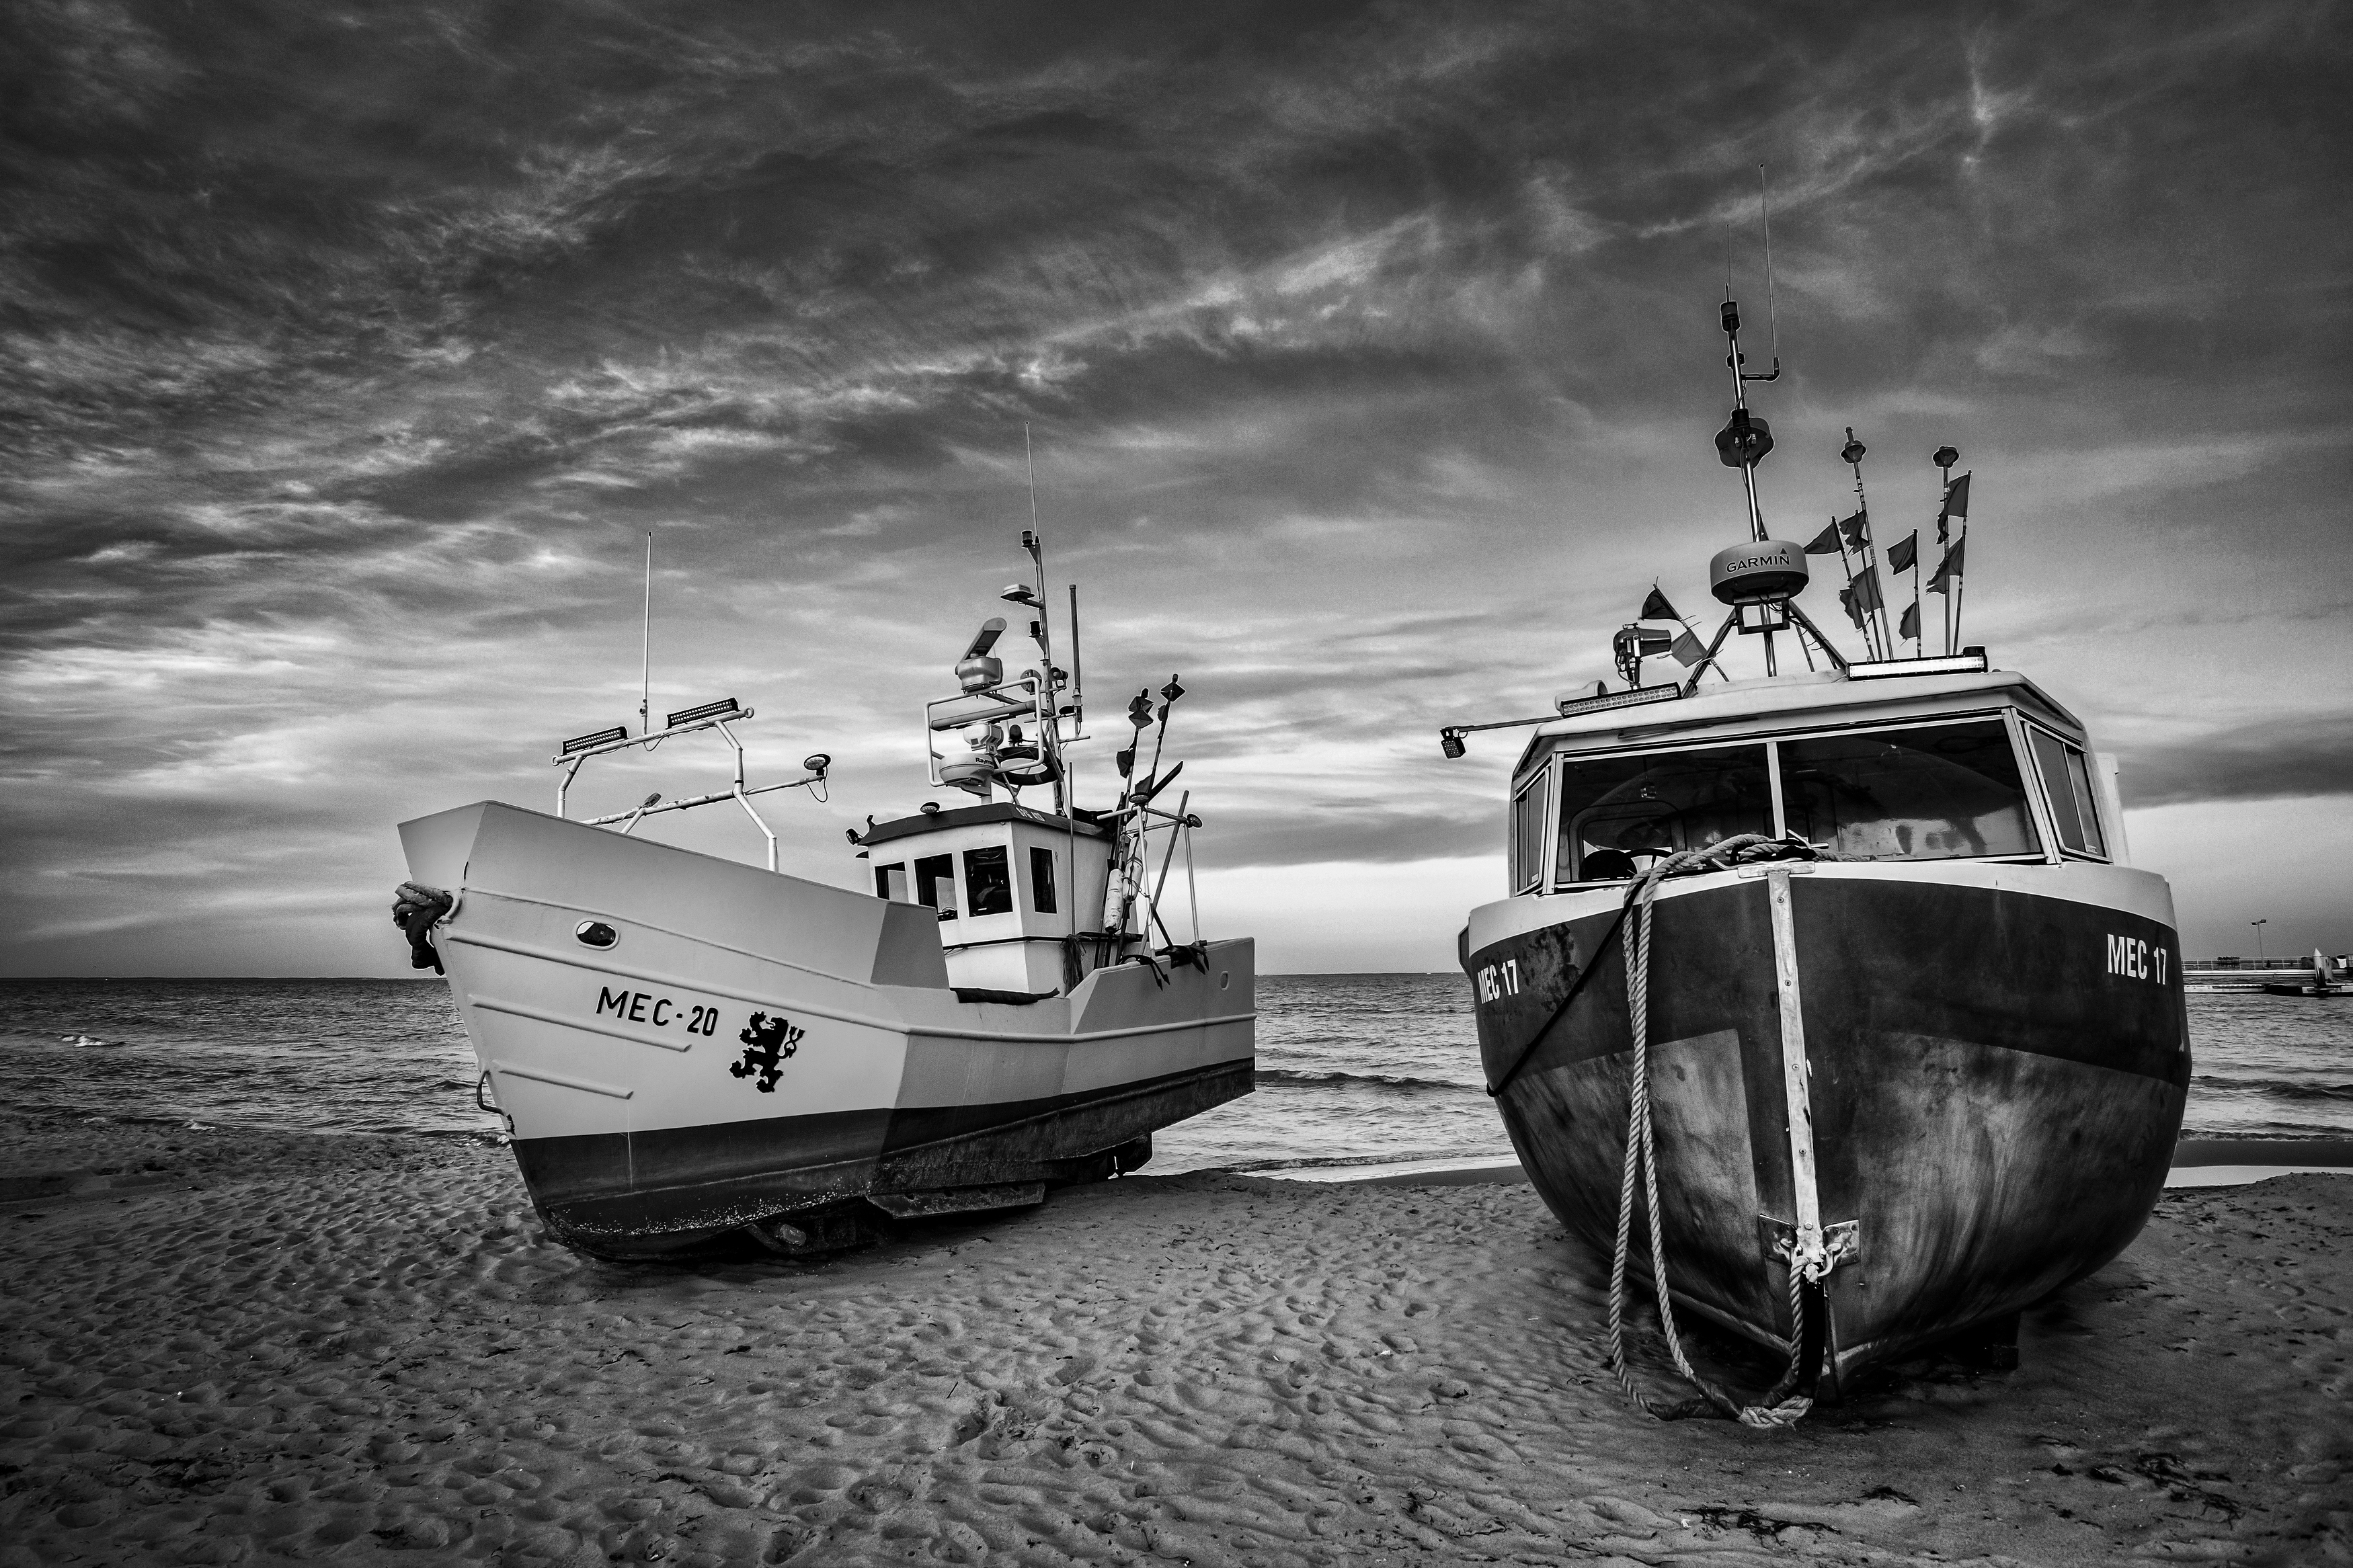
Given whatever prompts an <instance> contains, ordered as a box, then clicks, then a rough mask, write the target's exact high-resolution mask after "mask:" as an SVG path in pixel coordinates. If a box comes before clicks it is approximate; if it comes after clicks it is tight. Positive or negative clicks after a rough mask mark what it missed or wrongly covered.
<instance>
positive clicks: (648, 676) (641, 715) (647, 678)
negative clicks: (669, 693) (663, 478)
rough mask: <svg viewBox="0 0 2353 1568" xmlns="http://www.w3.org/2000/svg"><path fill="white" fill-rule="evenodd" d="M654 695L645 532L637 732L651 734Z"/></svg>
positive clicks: (649, 553)
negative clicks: (643, 609) (644, 607)
mask: <svg viewBox="0 0 2353 1568" xmlns="http://www.w3.org/2000/svg"><path fill="white" fill-rule="evenodd" d="M653 693H654V531H653V530H652V529H650V528H649V529H648V530H646V615H645V624H644V626H643V628H642V636H641V638H640V641H639V644H638V732H639V733H640V734H651V733H652V732H653V726H652V723H651V722H650V718H651V711H650V710H651V708H652V704H653Z"/></svg>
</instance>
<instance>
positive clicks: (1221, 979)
mask: <svg viewBox="0 0 2353 1568" xmlns="http://www.w3.org/2000/svg"><path fill="white" fill-rule="evenodd" d="M1233 983H1234V972H1233V971H1232V970H1230V969H1220V970H1219V971H1218V989H1219V990H1220V991H1223V990H1225V989H1226V988H1227V987H1229V986H1230V985H1231V984H1233Z"/></svg>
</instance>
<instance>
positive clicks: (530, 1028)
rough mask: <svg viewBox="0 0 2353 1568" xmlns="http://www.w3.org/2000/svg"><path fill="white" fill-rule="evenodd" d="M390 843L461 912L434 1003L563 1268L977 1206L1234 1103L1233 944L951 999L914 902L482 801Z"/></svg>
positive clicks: (1241, 1013)
mask: <svg viewBox="0 0 2353 1568" xmlns="http://www.w3.org/2000/svg"><path fill="white" fill-rule="evenodd" d="M402 837H403V842H404V845H405V847H406V850H407V853H408V859H409V868H410V873H411V875H412V876H413V877H414V878H415V879H417V880H418V881H422V882H426V883H427V884H428V885H431V886H437V887H442V888H448V889H451V890H453V891H456V892H458V893H459V901H458V904H457V907H456V908H455V910H453V911H452V913H451V914H450V915H449V917H448V919H447V920H446V921H444V922H443V924H442V925H441V926H440V928H439V929H438V931H437V932H436V940H437V943H438V950H439V952H440V953H441V955H442V959H443V963H444V964H445V966H446V968H447V969H448V975H449V983H450V988H451V992H452V994H453V995H454V996H455V997H456V999H457V1002H458V1005H459V1012H460V1014H461V1016H463V1018H464V1020H465V1024H466V1028H467V1032H468V1034H469V1036H470V1038H471V1040H472V1043H473V1046H474V1049H475V1052H476V1055H477V1057H478V1058H479V1059H480V1065H481V1068H482V1071H483V1073H484V1075H485V1079H486V1082H487V1084H488V1085H489V1086H490V1087H491V1089H493V1090H494V1092H495V1095H496V1100H497V1104H498V1107H499V1109H500V1110H501V1112H502V1113H503V1114H504V1115H505V1116H506V1118H507V1120H508V1121H509V1123H510V1126H511V1131H512V1143H513V1148H514V1153H515V1160H516V1163H517V1165H518V1167H519V1168H520V1169H521V1171H522V1177H523V1180H524V1183H525V1185H526V1186H527V1187H528V1188H529V1190H530V1192H531V1195H532V1198H533V1203H534V1205H536V1206H537V1207H538V1210H539V1212H540V1214H541V1215H542V1216H543V1218H544V1219H545V1220H546V1222H547V1224H548V1225H549V1226H550V1228H551V1229H552V1230H553V1231H554V1233H555V1234H556V1235H558V1236H559V1237H562V1238H563V1239H565V1241H567V1242H568V1243H570V1244H572V1245H574V1246H575V1247H580V1248H582V1249H583V1250H586V1251H591V1252H596V1253H598V1254H601V1255H605V1256H613V1257H644V1256H656V1255H660V1254H665V1253H670V1252H675V1251H678V1250H681V1249H682V1248H688V1247H695V1246H699V1245H702V1244H704V1243H707V1242H709V1241H710V1240H712V1239H713V1238H714V1237H718V1236H721V1235H723V1234H725V1233H728V1232H731V1231H736V1230H741V1229H744V1228H746V1227H757V1226H763V1225H764V1224H769V1225H773V1223H774V1222H776V1221H779V1220H788V1219H789V1218H790V1216H793V1215H803V1214H807V1213H809V1212H813V1211H818V1210H822V1209H825V1208H827V1207H828V1206H838V1205H842V1204H844V1203H849V1202H855V1201H857V1200H861V1199H876V1198H901V1197H905V1196H908V1195H910V1194H925V1195H927V1196H926V1202H925V1204H924V1205H923V1206H924V1207H925V1208H927V1209H937V1208H940V1207H943V1206H945V1207H954V1206H955V1204H954V1203H953V1202H945V1203H943V1202H941V1201H938V1200H937V1197H936V1195H937V1194H942V1193H944V1192H949V1191H953V1190H957V1189H979V1190H982V1194H983V1198H984V1199H986V1201H987V1206H995V1205H996V1204H997V1203H999V1202H1001V1201H1003V1200H1002V1194H1003V1192H1004V1191H1006V1190H1008V1189H1010V1188H1015V1187H1018V1186H1021V1185H1023V1184H1039V1183H1047V1182H1053V1181H1058V1180H1067V1179H1072V1178H1075V1177H1079V1176H1082V1175H1094V1174H1103V1173H1109V1171H1110V1170H1111V1169H1112V1168H1113V1161H1114V1157H1115V1155H1116V1154H1117V1153H1118V1152H1121V1151H1125V1152H1126V1154H1125V1161H1124V1163H1131V1164H1132V1163H1137V1162H1138V1160H1139V1157H1140V1151H1141V1149H1142V1148H1143V1147H1147V1146H1148V1145H1145V1144H1144V1143H1143V1142H1141V1141H1144V1140H1147V1139H1148V1137H1149V1135H1150V1133H1151V1132H1152V1131H1155V1129H1157V1128H1160V1127H1165V1126H1166V1125H1168V1124H1169V1123H1171V1122H1173V1121H1179V1120H1181V1119H1183V1118H1184V1117H1187V1116H1190V1115H1193V1114H1196V1113H1198V1111H1201V1110H1207V1109H1208V1108H1209V1107H1210V1106H1213V1105H1216V1104H1218V1103H1219V1102H1221V1101H1223V1100H1229V1099H1232V1098H1234V1097H1236V1096H1238V1095H1241V1094H1246V1093H1248V1092H1250V1089H1251V1087H1252V1082H1253V1077H1254V1061H1255V1058H1254V1053H1253V1047H1252V1028H1253V1017H1252V1016H1253V1014H1254V1011H1255V1006H1254V1002H1253V989H1254V984H1255V975H1254V970H1253V958H1252V949H1251V944H1250V942H1248V941H1236V942H1211V943H1209V944H1208V950H1207V964H1208V967H1207V968H1206V969H1202V968H1192V967H1187V968H1180V969H1176V970H1174V971H1173V972H1170V973H1166V975H1155V973H1153V972H1152V971H1151V970H1150V969H1148V968H1147V967H1145V966H1144V965H1141V964H1127V965H1123V966H1120V967H1116V968H1112V969H1104V970H1098V971H1096V972H1095V973H1092V974H1089V975H1087V976H1086V977H1085V978H1084V979H1083V980H1082V981H1081V982H1080V984H1078V985H1077V986H1076V987H1074V988H1073V989H1072V991H1071V994H1068V995H1066V996H1055V997H1050V998H1046V999H1044V1000H1041V1001H1036V1002H1031V1003H1029V1004H1027V1005H1018V1004H1016V1003H1013V1002H1009V1001H1004V1000H995V999H992V1000H986V1001H973V1002H966V1001H963V1000H960V999H959V998H958V996H957V994H956V993H955V991H954V990H952V989H950V988H949V986H948V984H947V972H946V969H945V965H944V959H943V956H942V952H941V948H940V942H939V935H938V930H937V923H936V919H935V917H934V913H933V911H932V910H928V909H925V908H923V907H922V906H920V905H911V904H901V903H891V902H887V901H885V900H881V899H875V898H870V897H867V896H865V895H863V894H860V893H854V892H849V891H846V890H844V889H839V888H832V887H828V886H825V885H823V884H820V883H815V882H809V881H806V880H803V879H798V878H793V877H786V876H779V875H777V874H776V873H772V872H768V871H764V870H759V869H757V868H752V867H747V866H742V865H738V864H736V863H734V862H732V861H726V860H721V859H717V858H712V857H709V856H704V855H698V854H694V853H692V852H691V851H687V850H681V849H677V848H673V847H669V846H665V845H660V844H655V843H650V842H647V841H643V840H638V839H635V838H630V837H624V836H622V835H619V834H616V833H612V832H608V831H604V830H600V829H596V828H592V827H588V826H585V825H582V824H578V823H573V822H565V821H563V820H561V819H558V818H554V817H550V816H543V815H541V814H539V813H535V812H528V811H523V810H520V809H518V808H516V807H512V806H507V805H497V804H492V803H485V804H482V805H472V806H466V807H462V808H459V810H457V811H452V812H444V813H441V814H439V815H438V816H432V817H426V818H420V819H419V820H417V821H416V822H412V823H407V824H404V825H403V826H402ZM598 928H601V929H598ZM592 941H593V942H597V943H600V944H601V945H594V946H592V945H589V943H590V942H592ZM976 1201H980V1200H976ZM906 1206H907V1205H905V1204H903V1203H902V1204H899V1205H895V1207H894V1209H893V1212H896V1208H904V1207H906Z"/></svg>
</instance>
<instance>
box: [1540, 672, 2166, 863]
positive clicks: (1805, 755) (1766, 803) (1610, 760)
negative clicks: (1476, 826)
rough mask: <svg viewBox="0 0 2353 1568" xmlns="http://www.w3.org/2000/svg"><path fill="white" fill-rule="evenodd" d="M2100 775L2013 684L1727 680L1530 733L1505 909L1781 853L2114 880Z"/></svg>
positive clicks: (1976, 679)
mask: <svg viewBox="0 0 2353 1568" xmlns="http://www.w3.org/2000/svg"><path fill="white" fill-rule="evenodd" d="M2120 817H2121V811H2120V807H2119V803H2118V800H2117V796H2116V777H2115V767H2114V763H2113V761H2112V760H2111V759H2109V758H2107V757H2105V756H2099V755H2096V754H2094V753H2093V752H2091V751H2090V749H2089V742H2088V739H2087V737H2086V735H2085V733H2084V727H2083V725H2082V723H2081V722H2080V721H2077V720H2076V719H2075V717H2074V716H2073V714H2071V713H2069V712H2068V711H2067V710H2065V709H2064V708H2063V707H2061V706H2060V705H2059V704H2058V703H2057V702H2055V701H2053V700H2052V699H2051V698H2050V697H2049V696H2048V695H2047V694H2045V693H2044V692H2043V691H2042V689H2039V688H2038V687H2036V686H2035V685H2034V684H2033V682H2031V681H2030V680H2028V679H2026V678H2025V677H2024V676H2022V675H2018V674H2015V673H2013V672H2010V671H2003V670H1991V671H1983V672H1974V673H1965V674H1957V675H1916V676H1903V677H1897V678H1894V679H1886V678H1880V679H1862V680H1857V679H1848V678H1847V677H1846V676H1845V675H1843V674H1842V673H1839V672H1835V671H1828V672H1823V673H1821V674H1818V675H1812V676H1799V677H1789V676H1783V677H1780V678H1778V679H1771V680H1766V681H1736V682H1728V683H1726V684H1725V685H1722V686H1718V687H1715V688H1714V689H1709V690H1708V691H1706V692H1705V694H1704V695H1700V696H1694V697H1690V698H1685V699H1683V700H1678V701H1675V702H1673V703H1672V704H1667V703H1662V704H1656V705H1652V706H1648V707H1643V708H1639V709H1631V710H1615V711H1602V712H1594V713H1583V714H1577V715H1574V716H1572V717H1568V718H1564V719H1561V720H1559V721H1556V722H1554V723H1551V724H1547V725H1546V726H1545V727H1544V728H1542V729H1541V730H1539V731H1537V732H1536V733H1535V736H1534V737H1533V738H1532V739H1531V741H1530V742H1529V743H1528V747H1527V750H1526V751H1525V752H1524V753H1523V754H1522V756H1521V759H1520V763H1519V765H1518V767H1517V769H1516V770H1515V771H1514V775H1513V780H1512V811H1511V816H1510V823H1511V828H1510V832H1511V844H1510V853H1509V860H1508V864H1509V867H1510V878H1511V889H1510V890H1511V892H1512V893H1513V894H1514V895H1529V896H1533V895H1537V894H1542V893H1546V892H1565V891H1570V890H1577V889H1599V888H1604V887H1607V886H1609V884H1611V883H1618V882H1623V881H1625V880H1627V879H1630V878H1631V877H1632V876H1634V875H1635V874H1636V873H1637V872H1639V871H1641V870H1642V869H1644V868H1647V867H1649V866H1651V865H1652V864H1654V863H1656V862H1657V861H1658V860H1660V859H1662V858H1665V857H1666V856H1668V855H1671V854H1673V853H1675V852H1677V851H1679V850H1685V849H1699V848H1704V847H1707V846H1708V845H1711V844H1715V843H1718V842H1721V841H1722V840H1724V839H1726V838H1729V837H1734V836H1735V835H1736V834H1742V833H1767V834H1773V835H1777V836H1779V835H1791V836H1795V837H1801V838H1804V839H1805V840H1806V841H1807V842H1809V843H1810V844H1812V845H1814V846H1815V847H1817V848H1819V849H1820V850H1822V851H1823V852H1824V853H1825V854H1826V855H1828V856H1830V857H1831V858H1835V859H1841V860H1871V861H1905V860H1915V861H1916V860H1957V859H1974V860H2001V861H2014V862H2037V861H2042V862H2051V863H2057V862H2059V861H2062V860H2073V859H2080V860H2094V861H2110V862H2115V863H2117V864H2122V863H2124V859H2125V856H2124V849H2123V829H2122V824H2121V820H2120Z"/></svg>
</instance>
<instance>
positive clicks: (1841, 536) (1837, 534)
mask: <svg viewBox="0 0 2353 1568" xmlns="http://www.w3.org/2000/svg"><path fill="white" fill-rule="evenodd" d="M1831 538H1832V539H1835V540H1836V541H1838V552H1839V570H1840V571H1841V572H1843V573H1845V574H1846V590H1847V592H1848V593H1850V594H1852V593H1853V592H1854V568H1853V567H1852V566H1851V565H1849V564H1848V563H1847V559H1846V530H1844V529H1842V528H1841V527H1840V526H1839V521H1838V516H1837V514H1836V513H1835V512H1834V513H1832V514H1831ZM1862 646H1863V648H1864V650H1865V651H1867V652H1868V653H1869V654H1870V655H1871V657H1872V658H1878V657H1879V647H1878V645H1877V644H1876V643H1875V642H1874V641H1873V638H1872V635H1871V616H1870V615H1869V613H1868V612H1866V613H1865V614H1864V616H1863V617H1862Z"/></svg>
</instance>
